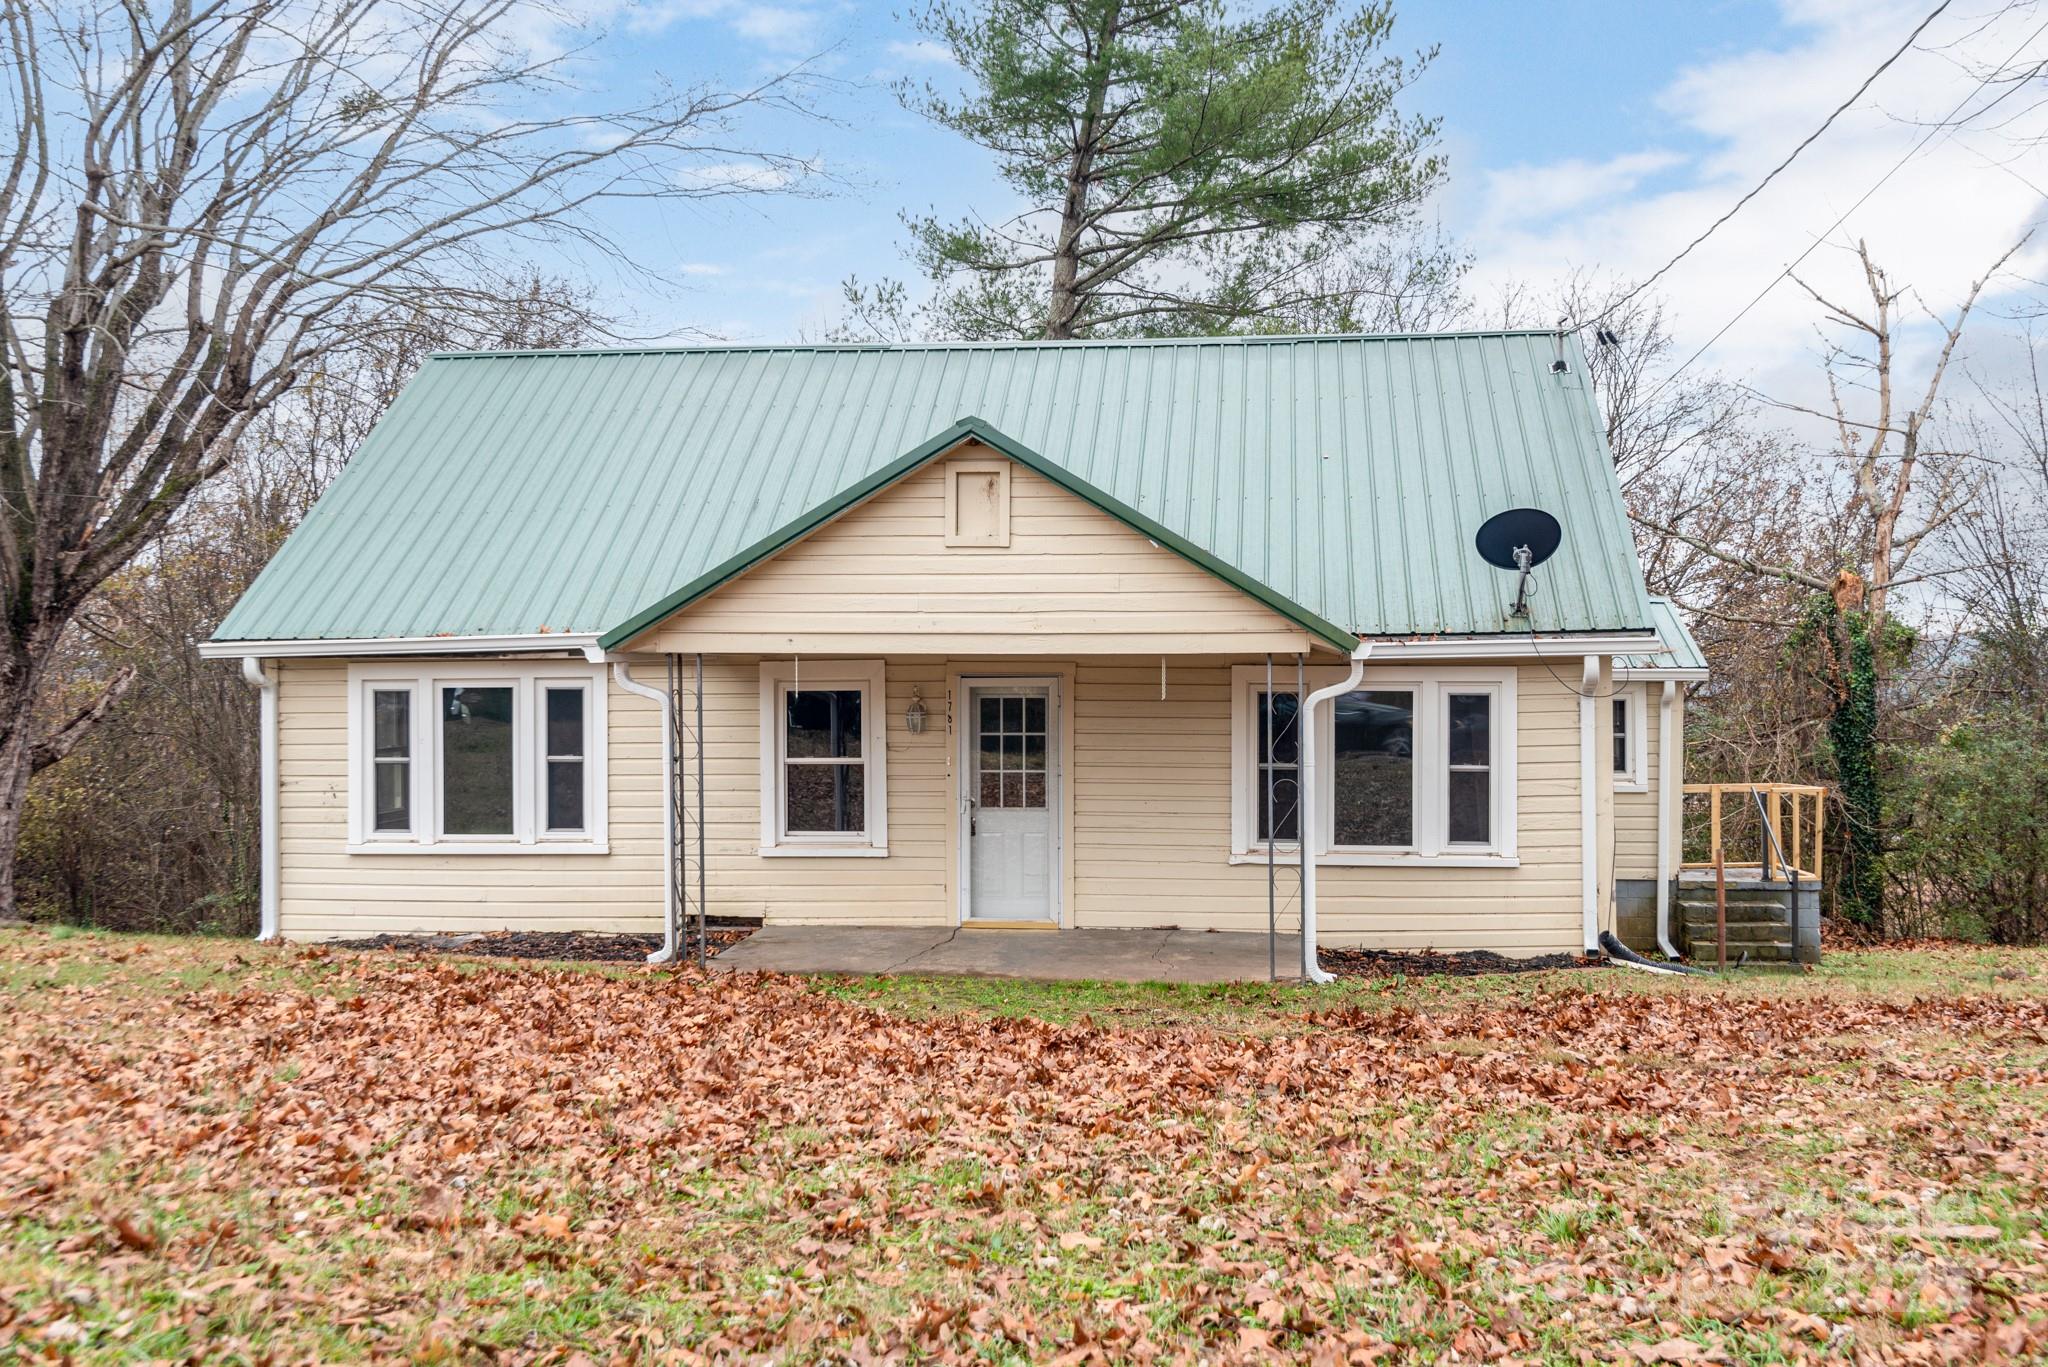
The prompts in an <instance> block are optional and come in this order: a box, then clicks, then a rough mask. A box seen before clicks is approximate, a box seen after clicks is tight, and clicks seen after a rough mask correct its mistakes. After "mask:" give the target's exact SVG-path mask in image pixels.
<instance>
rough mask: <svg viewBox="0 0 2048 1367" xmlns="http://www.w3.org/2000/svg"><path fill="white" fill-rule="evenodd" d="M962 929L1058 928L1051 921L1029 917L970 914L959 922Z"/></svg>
mask: <svg viewBox="0 0 2048 1367" xmlns="http://www.w3.org/2000/svg"><path fill="white" fill-rule="evenodd" d="M960 929H962V930H1058V929H1059V926H1057V925H1056V924H1054V923H1053V922H1051V921H1041V920H1038V919H1036V918H1031V919H1027V920H1022V921H998V920H994V919H992V918H990V917H986V916H970V917H968V918H966V919H965V920H963V921H961V922H960Z"/></svg>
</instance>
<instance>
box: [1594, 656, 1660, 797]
mask: <svg viewBox="0 0 2048 1367" xmlns="http://www.w3.org/2000/svg"><path fill="white" fill-rule="evenodd" d="M1647 697H1648V690H1647V689H1646V688H1645V687H1644V685H1642V684H1639V683H1630V684H1623V685H1622V686H1621V688H1620V689H1619V690H1618V691H1617V692H1616V693H1615V694H1614V696H1613V697H1611V698H1609V699H1608V700H1607V703H1606V707H1607V712H1606V717H1607V745H1606V747H1605V749H1604V750H1603V751H1602V754H1603V755H1604V756H1605V757H1606V759H1607V760H1608V763H1609V767H1610V768H1611V767H1612V766H1613V759H1614V704H1615V703H1617V702H1619V703H1624V704H1626V705H1627V707H1628V769H1627V770H1626V771H1622V770H1616V771H1615V774H1614V791H1615V792H1617V793H1647V792H1649V791H1650V738H1649V734H1648V732H1647V731H1646V729H1645V728H1646V727H1647V725H1648V723H1649V704H1648V702H1647Z"/></svg>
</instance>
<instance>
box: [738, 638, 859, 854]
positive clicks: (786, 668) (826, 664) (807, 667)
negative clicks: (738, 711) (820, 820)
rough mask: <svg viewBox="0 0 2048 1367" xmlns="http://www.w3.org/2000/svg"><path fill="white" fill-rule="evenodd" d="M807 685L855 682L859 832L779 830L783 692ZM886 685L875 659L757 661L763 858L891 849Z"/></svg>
mask: <svg viewBox="0 0 2048 1367" xmlns="http://www.w3.org/2000/svg"><path fill="white" fill-rule="evenodd" d="M799 684H801V686H802V687H803V688H804V689H805V690H806V691H809V690H813V689H816V690H824V689H834V688H838V689H844V688H857V689H859V690H860V694H861V697H860V750H861V759H862V763H863V764H864V765H865V767H866V769H867V776H866V778H865V779H864V780H863V781H862V788H863V791H864V793H865V795H866V804H865V805H866V813H867V830H866V832H865V833H864V834H862V835H857V836H849V835H837V834H824V833H818V834H811V833H804V832H797V833H795V834H792V833H790V832H788V831H785V830H783V828H782V821H783V813H784V812H785V811H786V810H787V805H786V803H785V802H784V796H785V793H784V775H785V773H786V771H785V769H784V767H783V762H782V760H783V748H784V741H785V737H784V733H783V728H782V715H783V706H782V697H783V694H784V693H786V692H788V691H789V690H790V689H792V688H795V687H797V686H798V685H799ZM888 708H889V691H888V685H887V681H886V678H885V676H884V670H883V665H882V661H880V660H819V661H816V662H812V661H808V660H806V661H801V662H799V661H793V660H767V661H763V662H762V664H761V845H760V850H759V853H760V854H761V855H763V856H764V857H767V858H782V859H788V858H798V859H805V858H808V859H818V858H826V859H883V858H887V857H888V854H889V775H888V758H889V717H888Z"/></svg>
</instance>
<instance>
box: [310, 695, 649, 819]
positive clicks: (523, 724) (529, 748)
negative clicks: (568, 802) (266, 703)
mask: <svg viewBox="0 0 2048 1367" xmlns="http://www.w3.org/2000/svg"><path fill="white" fill-rule="evenodd" d="M508 685H509V686H510V687H511V689H512V719H513V733H512V734H513V740H512V745H513V750H512V761H513V770H512V822H513V831H512V834H511V835H510V836H509V837H507V836H497V835H486V836H475V835H448V834H446V833H444V832H442V831H441V829H440V823H441V803H440V790H441V726H442V722H443V720H444V719H443V718H442V716H441V708H440V697H441V690H442V689H443V688H462V687H478V688H504V687H506V686H508ZM566 686H574V687H578V688H582V689H583V690H584V699H585V704H584V705H585V711H584V723H583V726H584V736H583V750H584V755H583V819H584V829H583V830H581V831H553V832H551V831H548V830H546V829H544V827H545V823H546V821H547V813H546V812H545V811H544V810H543V809H542V808H543V804H544V803H545V801H546V793H547V786H546V782H545V780H546V772H545V771H546V768H547V734H546V718H545V715H544V714H543V713H542V711H541V707H540V690H541V689H542V688H544V687H566ZM394 689H403V690H404V691H407V692H409V693H410V694H411V695H412V718H411V727H410V734H411V739H412V756H411V763H412V774H411V779H412V783H411V794H410V796H411V802H412V820H413V828H412V831H411V832H410V833H409V834H406V833H400V832H395V831H379V830H377V829H376V828H375V818H374V815H373V813H372V811H371V808H372V806H373V805H374V803H375V801H376V791H375V787H374V785H373V784H372V783H371V777H372V775H371V770H372V769H373V768H374V766H375V763H376V760H375V754H374V747H373V745H372V740H373V737H372V735H371V728H372V726H373V724H374V717H373V716H372V712H371V708H370V694H371V693H372V692H390V691H393V690H394ZM605 702H606V696H605V680H604V670H603V668H602V667H601V666H597V665H584V664H578V663H574V662H572V661H568V660H542V661H531V662H527V661H512V660H451V661H447V662H445V663H443V664H441V665H439V666H438V667H437V666H436V665H435V664H434V663H433V662H432V661H428V660H420V661H416V662H413V663H410V664H401V663H397V662H392V663H380V664H367V665H350V666H349V670H348V852H349V853H350V854H452V855H464V854H609V853H610V852H611V845H610V836H609V826H610V823H609V813H608V811H607V804H606V793H607V789H608V774H609V772H610V770H609V765H608V763H607V755H606V745H605V740H606V736H607V734H608V728H607V725H606V712H605Z"/></svg>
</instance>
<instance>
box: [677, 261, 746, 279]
mask: <svg viewBox="0 0 2048 1367" xmlns="http://www.w3.org/2000/svg"><path fill="white" fill-rule="evenodd" d="M675 270H676V274H677V275H684V276H690V277H692V278H694V279H707V278H710V277H715V276H720V275H731V274H732V268H731V267H730V266H721V265H718V264H717V263H716V262H712V261H685V262H683V263H682V264H681V265H679V266H677V267H676V268H675Z"/></svg>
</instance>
